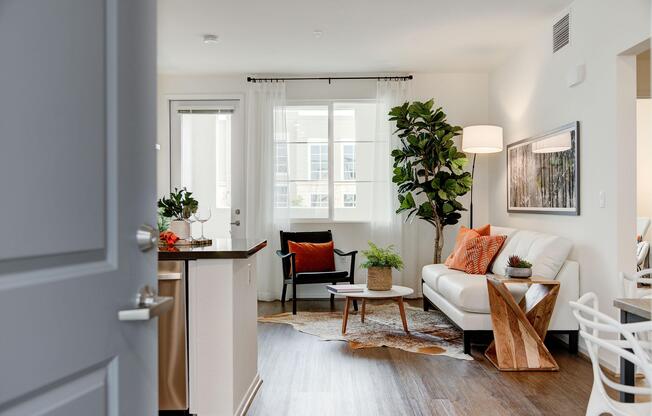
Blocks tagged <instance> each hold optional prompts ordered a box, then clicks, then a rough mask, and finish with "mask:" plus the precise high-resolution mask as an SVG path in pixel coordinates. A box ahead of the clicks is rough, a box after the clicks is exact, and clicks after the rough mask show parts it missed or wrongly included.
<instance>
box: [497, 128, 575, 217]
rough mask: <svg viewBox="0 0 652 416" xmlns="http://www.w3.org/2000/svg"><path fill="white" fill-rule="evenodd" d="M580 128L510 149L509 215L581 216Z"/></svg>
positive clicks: (519, 144)
mask: <svg viewBox="0 0 652 416" xmlns="http://www.w3.org/2000/svg"><path fill="white" fill-rule="evenodd" d="M579 145H580V126H579V122H577V121H576V122H573V123H570V124H567V125H565V126H562V127H560V128H558V129H555V130H553V131H550V132H547V133H545V134H542V135H539V136H536V137H532V138H529V139H525V140H521V141H519V142H516V143H512V144H510V145H508V146H507V211H508V212H525V213H536V214H557V215H579V214H580V198H579V195H580V177H579V176H580V169H579V160H580V159H579V153H580V146H579Z"/></svg>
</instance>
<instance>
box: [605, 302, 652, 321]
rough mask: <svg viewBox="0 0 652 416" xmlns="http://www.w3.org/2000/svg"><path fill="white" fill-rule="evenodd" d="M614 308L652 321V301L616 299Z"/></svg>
mask: <svg viewBox="0 0 652 416" xmlns="http://www.w3.org/2000/svg"><path fill="white" fill-rule="evenodd" d="M614 306H615V307H616V308H618V309H620V310H623V311H625V312H629V313H631V314H634V315H638V316H640V317H641V318H645V319H652V299H622V298H621V299H615V300H614Z"/></svg>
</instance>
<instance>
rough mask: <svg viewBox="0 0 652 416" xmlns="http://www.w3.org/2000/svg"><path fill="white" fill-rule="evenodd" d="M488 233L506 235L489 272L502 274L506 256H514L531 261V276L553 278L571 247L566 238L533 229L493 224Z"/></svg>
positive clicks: (503, 273)
mask: <svg viewBox="0 0 652 416" xmlns="http://www.w3.org/2000/svg"><path fill="white" fill-rule="evenodd" d="M491 234H492V235H494V234H502V235H507V240H506V241H505V243H504V244H503V248H502V250H500V253H498V255H497V256H496V258H495V260H494V264H493V267H492V269H491V271H492V273H494V274H498V275H501V276H504V275H505V267H506V265H507V259H508V258H509V256H511V255H517V256H519V257H521V258H524V259H526V260H527V261H529V262H530V263H532V274H533V275H534V276H538V277H543V278H546V279H554V278H555V277H556V276H557V273H559V270H560V269H561V266H562V265H563V264H564V261H566V258H567V257H568V255H569V254H570V251H571V248H572V247H573V245H572V243H571V242H570V241H569V240H567V239H565V238H562V237H558V236H555V235H551V234H544V233H539V232H536V231H528V230H515V229H512V228H502V227H494V226H492V227H491Z"/></svg>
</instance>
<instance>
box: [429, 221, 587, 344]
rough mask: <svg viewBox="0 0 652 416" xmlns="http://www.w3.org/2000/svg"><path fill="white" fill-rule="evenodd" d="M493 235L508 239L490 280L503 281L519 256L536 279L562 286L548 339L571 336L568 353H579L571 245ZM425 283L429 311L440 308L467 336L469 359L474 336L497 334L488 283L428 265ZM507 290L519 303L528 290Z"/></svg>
mask: <svg viewBox="0 0 652 416" xmlns="http://www.w3.org/2000/svg"><path fill="white" fill-rule="evenodd" d="M491 234H492V235H506V236H507V240H505V243H504V244H503V247H502V249H501V250H500V252H499V253H498V255H497V256H496V258H495V259H494V262H493V264H492V265H491V266H490V270H489V271H488V274H489V273H491V274H496V275H501V276H502V275H504V274H505V266H506V264H507V259H508V257H509V256H510V255H513V254H516V255H518V256H520V257H521V258H525V259H527V260H528V261H530V262H531V263H532V264H533V267H532V273H533V275H534V276H539V277H544V278H548V279H556V280H559V282H560V283H561V285H560V290H559V296H558V297H557V303H556V305H555V311H554V313H553V315H552V319H551V321H550V327H549V330H548V333H565V334H568V336H569V342H568V345H569V349H570V350H571V352H573V353H576V352H577V343H578V330H579V327H578V323H577V321H576V320H575V319H574V317H573V315H572V313H571V310H570V306H569V304H568V302H569V301H571V300H577V299H578V298H579V296H580V294H579V264H578V263H577V262H574V261H570V260H567V257H568V255H569V253H570V251H571V248H572V243H571V242H570V241H568V240H566V239H564V238H561V237H557V236H554V235H550V234H544V233H538V232H534V231H527V230H517V229H514V228H505V227H494V226H492V227H491ZM421 279H422V284H423V308H424V310H426V311H427V310H428V309H429V308H430V307H431V306H435V307H436V308H437V309H439V310H440V311H442V312H443V313H444V314H446V315H447V316H448V317H449V318H450V319H451V320H452V321H453V322H454V323H455V324H456V325H457V326H458V327H459V328H460V329H461V330H462V331H463V333H464V352H465V353H469V351H470V348H471V338H472V336H474V335H476V334H479V333H488V332H489V331H491V330H492V325H491V315H490V310H489V295H488V292H487V283H486V277H485V276H484V275H471V274H467V273H464V272H462V271H458V270H452V269H449V268H448V267H446V266H445V265H443V264H429V265H427V266H424V267H423V270H422V273H421ZM508 287H509V290H510V291H511V292H512V294H513V295H514V297H515V299H516V301H517V302H518V301H520V300H521V298H522V297H523V295H524V294H525V291H526V290H527V286H526V285H525V284H510V285H508Z"/></svg>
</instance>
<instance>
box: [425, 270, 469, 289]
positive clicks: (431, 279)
mask: <svg viewBox="0 0 652 416" xmlns="http://www.w3.org/2000/svg"><path fill="white" fill-rule="evenodd" d="M445 274H448V275H454V276H459V275H463V274H464V272H461V271H459V270H452V269H449V268H448V267H446V265H444V264H428V265H426V266H423V269H422V270H421V278H422V279H423V282H424V283H425V284H426V285H428V287H430V289H432V290H434V291H435V292H437V291H438V290H437V281H438V280H439V278H440V277H441V276H443V275H445Z"/></svg>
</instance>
